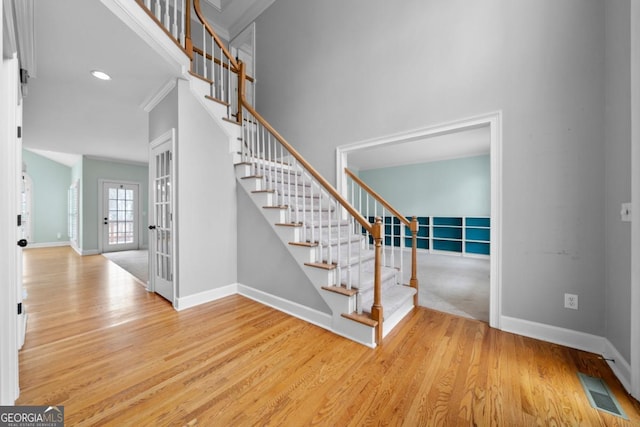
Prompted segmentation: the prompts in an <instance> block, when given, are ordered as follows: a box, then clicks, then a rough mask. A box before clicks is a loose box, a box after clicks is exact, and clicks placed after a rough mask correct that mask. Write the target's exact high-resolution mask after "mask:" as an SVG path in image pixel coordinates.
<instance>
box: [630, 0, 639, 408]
mask: <svg viewBox="0 0 640 427" xmlns="http://www.w3.org/2000/svg"><path fill="white" fill-rule="evenodd" d="M630 12H631V13H630V15H631V16H630V18H631V53H630V56H631V203H632V205H631V337H630V340H631V344H630V347H631V361H630V364H631V395H632V396H633V397H635V398H636V399H639V400H640V117H638V116H639V115H640V76H639V75H638V74H639V73H640V2H636V1H632V2H631V11H630ZM634 260H635V262H634Z"/></svg>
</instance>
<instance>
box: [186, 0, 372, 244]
mask: <svg viewBox="0 0 640 427" xmlns="http://www.w3.org/2000/svg"><path fill="white" fill-rule="evenodd" d="M196 1H197V0H196ZM242 106H243V107H244V108H246V109H247V111H249V113H251V115H253V117H255V118H256V120H258V122H259V123H260V124H261V125H262V126H264V127H265V128H266V129H267V130H268V131H269V132H271V134H272V135H273V136H274V137H275V138H276V139H277V140H278V142H280V144H282V145H283V146H284V147H285V148H286V149H287V150H288V151H289V153H290V154H291V155H292V156H293V157H295V159H296V160H298V162H300V164H301V165H302V166H304V168H305V169H307V171H308V172H309V173H310V174H311V175H312V176H313V177H314V178H315V179H316V180H317V181H318V182H319V183H320V185H322V186H323V187H324V189H325V190H326V191H327V192H328V193H329V194H331V195H332V196H333V197H334V198H335V199H336V200H337V201H338V203H340V205H342V207H343V208H345V209H346V210H347V211H348V212H349V213H350V214H351V216H353V217H354V218H355V219H356V220H357V221H358V222H359V223H360V225H362V227H364V228H365V229H366V230H367V231H368V232H369V233H371V235H372V236H373V237H374V238H376V236H375V235H374V230H375V228H376V227H373V225H372V224H371V223H370V222H369V221H367V220H366V219H365V217H364V216H362V214H361V213H360V212H358V211H357V210H356V209H355V208H354V207H353V206H351V204H350V203H349V202H348V201H347V200H346V199H345V198H344V197H342V195H341V194H340V193H339V192H338V190H336V189H335V188H334V187H333V185H331V184H330V183H329V181H327V180H326V179H325V178H324V177H323V176H322V175H320V173H319V172H318V171H317V170H315V168H314V167H313V166H311V164H309V162H307V161H306V160H305V158H304V157H302V155H301V154H300V153H298V152H297V151H296V149H295V148H293V147H292V146H291V144H289V143H288V142H287V140H286V139H284V138H283V137H282V135H280V134H279V133H278V131H276V130H275V129H274V128H273V127H272V126H271V125H270V124H269V122H267V121H266V120H265V119H264V118H263V117H262V116H261V115H260V114H258V112H257V111H256V110H255V109H254V108H253V107H252V106H251V105H250V104H249V103H248V102H247V100H246V99H244V97H243V98H242Z"/></svg>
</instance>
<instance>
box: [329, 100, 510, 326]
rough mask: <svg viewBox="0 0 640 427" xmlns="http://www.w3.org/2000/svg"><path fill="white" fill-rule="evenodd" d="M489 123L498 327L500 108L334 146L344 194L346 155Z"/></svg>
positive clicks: (493, 316) (492, 308)
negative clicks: (490, 111)
mask: <svg viewBox="0 0 640 427" xmlns="http://www.w3.org/2000/svg"><path fill="white" fill-rule="evenodd" d="M483 126H489V129H490V139H491V143H490V162H491V237H490V245H491V257H490V270H491V278H490V302H489V325H490V326H491V327H493V328H498V329H500V328H501V319H502V318H503V317H502V111H495V112H492V113H487V114H482V115H478V116H473V117H468V118H463V119H460V120H455V121H451V122H447V123H441V124H436V125H433V126H429V127H425V128H422V129H415V130H411V131H408V132H402V133H397V134H393V135H388V136H383V137H379V138H373V139H368V140H364V141H360V142H355V143H351V144H346V145H342V146H340V147H338V148H337V149H336V174H337V176H336V185H337V187H338V191H339V192H340V194H342V195H343V196H345V197H348V194H346V191H347V177H346V174H345V173H344V169H345V168H346V167H347V166H348V155H349V154H350V153H353V152H355V151H359V150H366V149H368V148H373V147H378V146H381V145H387V144H398V143H402V142H408V141H415V140H420V139H425V138H428V137H431V136H436V135H443V134H448V133H454V132H458V131H463V130H468V129H474V128H478V127H483Z"/></svg>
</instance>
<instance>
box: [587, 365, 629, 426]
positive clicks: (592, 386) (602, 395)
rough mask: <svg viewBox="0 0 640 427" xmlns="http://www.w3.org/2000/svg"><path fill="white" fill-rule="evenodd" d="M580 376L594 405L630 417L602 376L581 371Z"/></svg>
mask: <svg viewBox="0 0 640 427" xmlns="http://www.w3.org/2000/svg"><path fill="white" fill-rule="evenodd" d="M578 377H579V378H580V382H581V383H582V387H583V388H584V391H585V393H586V394H587V398H588V399H589V403H590V404H591V406H592V407H594V408H596V409H598V410H600V411H604V412H607V413H609V414H611V415H615V416H617V417H621V418H624V419H625V420H628V419H629V418H628V417H627V415H626V414H625V413H624V411H623V410H622V408H621V407H620V404H619V403H618V401H617V400H616V398H615V396H614V395H613V393H612V392H611V390H610V389H609V387H607V384H606V383H605V382H604V380H603V379H602V378H596V377H590V376H588V375H585V374H583V373H580V372H578Z"/></svg>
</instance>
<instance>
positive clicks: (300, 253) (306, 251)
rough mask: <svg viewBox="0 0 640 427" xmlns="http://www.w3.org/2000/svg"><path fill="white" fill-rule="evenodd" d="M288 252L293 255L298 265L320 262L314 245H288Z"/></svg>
mask: <svg viewBox="0 0 640 427" xmlns="http://www.w3.org/2000/svg"><path fill="white" fill-rule="evenodd" d="M289 252H291V255H293V257H294V258H295V259H296V261H297V262H298V263H299V264H300V265H303V264H305V263H314V262H320V261H319V259H318V251H317V250H316V248H314V247H308V246H297V245H289Z"/></svg>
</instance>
